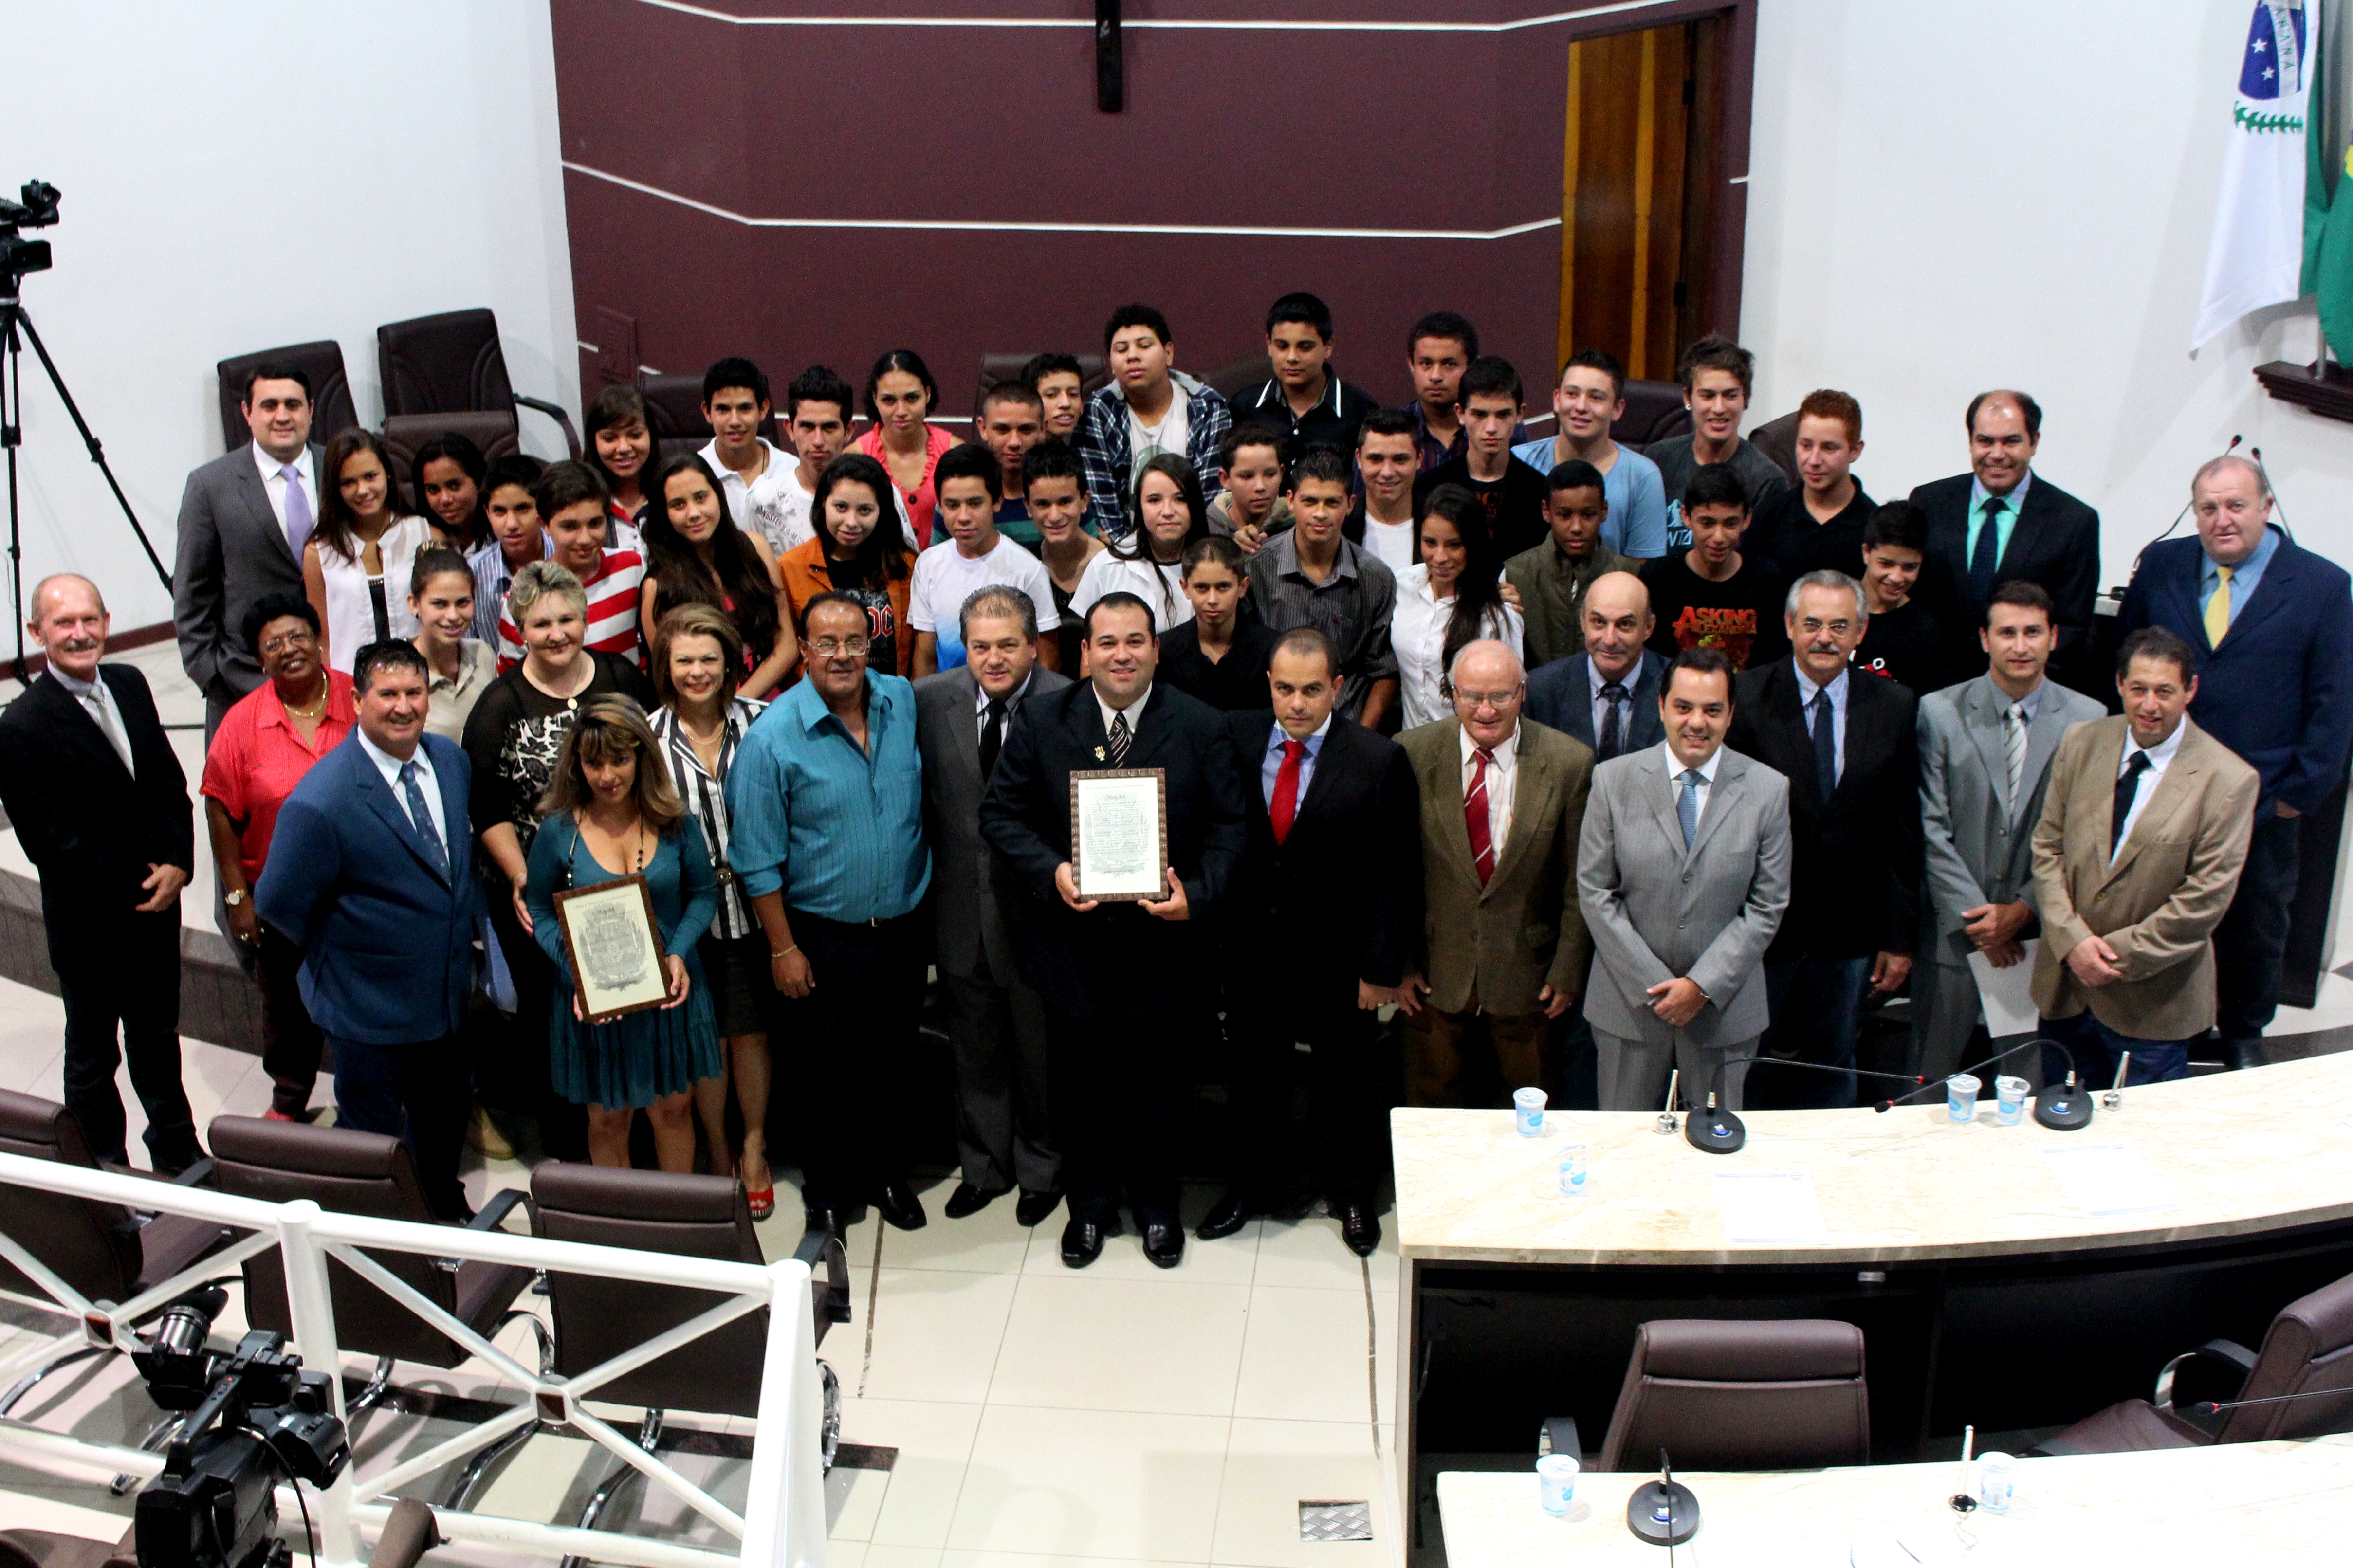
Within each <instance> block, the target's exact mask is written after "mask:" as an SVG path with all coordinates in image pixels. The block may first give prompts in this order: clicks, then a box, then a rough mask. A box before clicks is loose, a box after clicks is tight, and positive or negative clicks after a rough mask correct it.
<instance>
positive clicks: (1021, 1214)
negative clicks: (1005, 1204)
mask: <svg viewBox="0 0 2353 1568" xmlns="http://www.w3.org/2000/svg"><path fill="white" fill-rule="evenodd" d="M1061 1206H1062V1194H1060V1193H1032V1192H1024V1193H1023V1194H1021V1201H1020V1202H1019V1203H1018V1204H1016V1205H1014V1206H1013V1217H1014V1218H1015V1219H1018V1220H1019V1221H1020V1222H1021V1224H1022V1227H1023V1228H1024V1229H1027V1228H1029V1227H1030V1226H1039V1225H1043V1224H1045V1223H1046V1216H1047V1215H1050V1214H1052V1213H1053V1212H1054V1211H1055V1210H1056V1209H1058V1208H1060V1207H1061Z"/></svg>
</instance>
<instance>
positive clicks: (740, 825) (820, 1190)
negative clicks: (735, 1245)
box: [727, 593, 932, 1234]
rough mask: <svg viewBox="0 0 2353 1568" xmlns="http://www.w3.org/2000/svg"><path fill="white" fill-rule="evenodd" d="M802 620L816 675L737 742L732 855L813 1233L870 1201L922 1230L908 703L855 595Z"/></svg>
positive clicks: (825, 599)
mask: <svg viewBox="0 0 2353 1568" xmlns="http://www.w3.org/2000/svg"><path fill="white" fill-rule="evenodd" d="M801 624H802V632H801V647H803V649H805V650H806V652H807V655H808V660H809V663H808V679H807V680H804V681H802V682H801V683H800V684H799V685H797V686H794V687H791V688H788V689H786V692H785V694H784V695H783V696H782V697H779V698H777V699H776V700H775V701H774V702H771V703H770V704H768V707H767V710H765V712H763V713H762V714H761V715H760V717H759V719H758V720H757V721H754V724H753V725H752V727H751V728H750V729H749V730H747V731H744V741H743V743H742V745H741V746H740V747H738V748H737V750H736V752H735V764H734V766H733V768H732V769H730V770H729V772H728V774H727V810H728V818H729V822H728V826H729V832H728V844H727V849H728V859H729V860H730V861H731V862H733V867H734V870H735V874H736V876H738V877H739V878H741V879H743V883H744V891H745V892H746V893H749V894H750V895H751V897H752V911H753V913H754V915H756V916H757V917H758V918H759V921H760V929H761V930H762V931H764V932H765V934H766V936H767V939H768V961H769V969H770V973H771V974H772V975H773V977H774V978H775V980H776V989H777V990H778V991H779V992H780V993H782V994H784V996H785V997H786V1011H787V1013H788V1014H790V1015H792V1021H791V1025H790V1026H789V1027H787V1028H786V1029H784V1030H782V1031H779V1032H778V1033H777V1034H776V1038H779V1039H783V1040H786V1041H789V1042H791V1043H792V1047H791V1048H793V1049H795V1050H797V1054H798V1061H797V1072H795V1073H793V1074H791V1075H790V1082H791V1089H793V1090H795V1091H797V1092H795V1093H794V1095H793V1098H794V1100H796V1101H797V1102H798V1103H799V1104H801V1105H803V1106H805V1107H806V1108H807V1114H806V1116H805V1118H804V1121H803V1125H802V1130H801V1142H802V1151H803V1153H802V1160H801V1169H802V1172H803V1181H802V1184H801V1204H802V1206H803V1208H804V1209H806V1210H807V1220H808V1228H809V1229H811V1230H820V1229H823V1230H831V1231H834V1232H835V1233H837V1234H839V1232H840V1231H841V1230H842V1229H843V1228H844V1227H845V1226H849V1225H853V1224H855V1223H857V1221H858V1220H859V1218H860V1217H861V1216H862V1215H863V1214H864V1212H865V1207H866V1205H867V1204H868V1203H869V1202H870V1201H871V1203H873V1204H874V1205H875V1206H876V1207H878V1208H880V1209H881V1211H882V1217H883V1218H884V1219H886V1220H888V1221H890V1222H891V1223H892V1225H894V1226H898V1227H899V1228H900V1229H901V1230H918V1229H921V1228H922V1227H923V1223H924V1215H923V1203H922V1202H921V1200H919V1199H918V1198H917V1197H916V1196H915V1192H914V1189H913V1187H912V1186H910V1185H909V1184H908V1182H907V1152H906V1149H905V1147H904V1142H903V1140H902V1135H901V1129H902V1126H903V1124H904V1122H905V1120H906V1118H905V1117H904V1116H903V1115H902V1111H901V1105H900V1086H901V1085H902V1084H903V1083H904V1081H905V1079H906V1077H907V1075H908V1073H909V1072H910V1071H911V1070H912V1064H911V1061H910V1058H911V1054H912V1051H913V1046H914V1039H915V1028H916V1020H917V1017H918V1014H919V1010H920V1008H921V1006H922V1003H923V960H924V953H923V940H922V935H923V933H922V932H921V931H920V930H919V929H918V927H919V925H920V921H919V920H918V918H917V914H916V910H917V909H918V908H919V906H921V904H922V903H923V893H924V890H925V889H928V888H929V887H930V886H931V881H932V855H931V850H930V848H929V847H928V846H927V844H926V842H925V840H924V838H923V763H922V761H921V759H920V758H919V757H918V756H917V754H916V747H915V690H914V688H913V686H912V685H911V684H910V683H909V682H908V681H907V680H906V679H903V678H902V677H900V676H895V675H874V674H871V673H870V672H869V671H868V669H867V668H866V661H867V655H868V653H869V651H870V648H871V641H870V639H869V637H868V636H867V621H866V607H865V605H861V604H860V603H859V602H858V601H857V600H856V599H854V598H852V597H850V596H849V595H847V594H830V593H828V594H819V595H817V596H816V597H814V598H812V599H810V600H809V602H808V607H807V610H805V611H804V612H803V616H802V623H801ZM778 1076H779V1078H780V1079H783V1078H786V1075H785V1074H779V1075H778Z"/></svg>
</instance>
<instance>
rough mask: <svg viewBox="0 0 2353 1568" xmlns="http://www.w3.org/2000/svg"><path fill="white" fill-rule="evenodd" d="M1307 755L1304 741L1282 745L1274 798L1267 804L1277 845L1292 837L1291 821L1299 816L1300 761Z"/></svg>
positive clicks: (1275, 777) (1268, 815) (1287, 742)
mask: <svg viewBox="0 0 2353 1568" xmlns="http://www.w3.org/2000/svg"><path fill="white" fill-rule="evenodd" d="M1306 754H1307V742H1304V741H1285V742H1283V743H1282V768H1281V769H1280V770H1278V771H1277V772H1276V773H1275V775H1274V798H1273V799H1272V800H1271V801H1269V802H1268V803H1267V807H1266V815H1267V819H1268V820H1269V821H1270V822H1271V823H1273V825H1274V841H1275V842H1276V843H1277V844H1280V843H1282V841H1283V840H1284V839H1286V838H1288V837H1291V819H1292V818H1293V817H1294V816H1298V815H1299V760H1300V759H1301V758H1302V757H1304V756H1305V755H1306Z"/></svg>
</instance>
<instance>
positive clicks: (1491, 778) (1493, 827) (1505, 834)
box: [1456, 724, 1520, 862]
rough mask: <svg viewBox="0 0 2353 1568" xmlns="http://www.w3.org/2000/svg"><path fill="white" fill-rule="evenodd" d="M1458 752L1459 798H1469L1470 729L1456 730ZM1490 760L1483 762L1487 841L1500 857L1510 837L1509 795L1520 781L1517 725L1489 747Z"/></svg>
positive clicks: (1474, 769)
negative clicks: (1499, 741) (1459, 771)
mask: <svg viewBox="0 0 2353 1568" xmlns="http://www.w3.org/2000/svg"><path fill="white" fill-rule="evenodd" d="M1456 739H1457V740H1458V741H1459V742H1461V754H1462V798H1463V799H1464V800H1465V801H1468V800H1469V799H1470V798H1471V781H1472V778H1473V777H1475V776H1476V775H1477V773H1478V771H1479V770H1478V764H1477V763H1476V761H1475V757H1476V753H1477V752H1478V750H1479V742H1476V741H1474V740H1472V738H1471V731H1470V729H1469V728H1468V727H1467V726H1466V727H1465V728H1463V729H1461V730H1460V731H1456ZM1491 750H1492V754H1493V757H1494V761H1493V762H1491V763H1488V764H1487V842H1488V843H1490V844H1492V845H1493V846H1494V848H1495V858H1496V860H1497V861H1498V862H1500V861H1501V860H1502V859H1503V858H1504V845H1506V844H1508V843H1510V842H1511V839H1512V797H1513V795H1514V793H1515V792H1516V790H1517V789H1518V786H1519V780H1520V727H1519V726H1518V725H1517V724H1514V725H1513V726H1512V732H1511V733H1510V734H1508V735H1506V736H1504V739H1503V741H1502V742H1501V743H1499V744H1498V745H1496V746H1494V747H1493V748H1492V749H1491Z"/></svg>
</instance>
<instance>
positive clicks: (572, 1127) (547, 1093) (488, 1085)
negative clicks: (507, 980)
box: [472, 877, 588, 1161]
mask: <svg viewBox="0 0 2353 1568" xmlns="http://www.w3.org/2000/svg"><path fill="white" fill-rule="evenodd" d="M482 896H483V897H484V899H485V900H488V902H489V904H490V907H491V930H492V931H495V932H497V933H498V939H499V952H501V953H503V954H504V955H505V956H506V961H507V973H508V975H509V976H511V977H512V979H513V981H514V988H515V1014H514V1027H513V1029H512V1031H511V1032H510V1033H509V1035H508V1037H507V1038H506V1039H505V1040H504V1041H503V1042H501V1044H500V1045H499V1046H498V1047H494V1048H492V1049H490V1050H486V1051H484V1052H482V1053H481V1055H480V1057H479V1058H477V1060H476V1061H475V1062H474V1063H473V1064H472V1065H473V1068H474V1073H475V1076H476V1079H477V1081H478V1082H479V1084H480V1089H481V1096H482V1103H483V1104H485V1105H488V1106H491V1107H494V1108H495V1109H497V1110H512V1111H518V1112H521V1113H522V1114H524V1115H529V1116H536V1117H537V1118H538V1120H539V1145H540V1148H541V1149H542V1151H543V1152H545V1153H546V1155H547V1157H548V1158H549V1159H551V1160H573V1161H579V1160H586V1158H587V1157H588V1112H587V1110H586V1109H584V1108H583V1107H581V1106H577V1105H574V1104H573V1103H572V1102H571V1101H569V1100H560V1099H558V1098H557V1097H556V1093H555V1089H554V1086H553V1084H552V1083H551V1082H550V1081H549V1079H548V1071H547V1021H548V1009H549V1008H550V1007H553V1006H558V1005H562V1006H569V1005H571V1001H570V999H569V998H568V997H563V998H559V997H557V996H555V995H554V989H555V966H554V965H553V964H551V963H548V962H547V954H546V953H544V952H541V951H540V947H539V942H538V939H537V938H535V937H533V936H532V935H531V934H530V933H528V932H526V931H524V930H523V929H522V921H519V920H517V919H515V912H514V897H513V894H512V892H511V891H510V890H509V889H508V884H507V880H506V879H505V878H503V877H490V878H485V879H483V882H482Z"/></svg>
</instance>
